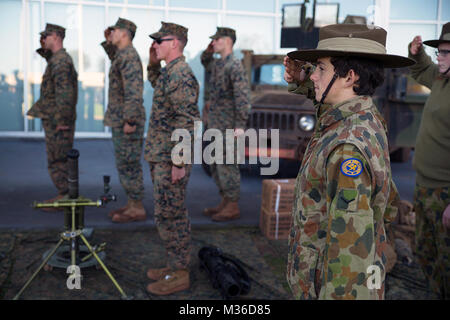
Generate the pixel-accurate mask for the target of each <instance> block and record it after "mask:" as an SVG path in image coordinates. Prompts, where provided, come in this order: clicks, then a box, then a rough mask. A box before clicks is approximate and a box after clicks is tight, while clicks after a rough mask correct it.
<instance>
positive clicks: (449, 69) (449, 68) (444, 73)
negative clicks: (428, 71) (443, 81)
mask: <svg viewBox="0 0 450 320" xmlns="http://www.w3.org/2000/svg"><path fill="white" fill-rule="evenodd" d="M449 71H450V67H448V69H447V70H446V71H445V72H443V73H442V75H443V76H445V75H446V74H447V73H448V72H449Z"/></svg>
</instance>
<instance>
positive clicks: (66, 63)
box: [27, 48, 78, 126]
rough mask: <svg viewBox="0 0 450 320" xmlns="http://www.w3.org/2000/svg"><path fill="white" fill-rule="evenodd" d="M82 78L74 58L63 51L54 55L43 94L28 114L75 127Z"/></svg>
mask: <svg viewBox="0 0 450 320" xmlns="http://www.w3.org/2000/svg"><path fill="white" fill-rule="evenodd" d="M77 79H78V75H77V72H76V70H75V67H74V65H73V61H72V58H71V57H70V56H69V54H68V53H67V52H66V50H65V49H64V48H63V49H61V50H59V51H58V52H56V53H54V54H52V55H51V57H50V58H49V59H48V60H47V67H46V68H45V72H44V75H43V77H42V83H41V95H40V97H39V100H38V101H36V102H35V103H34V104H33V106H32V107H31V109H30V110H29V111H28V112H27V115H29V116H32V117H36V118H41V119H50V120H51V121H52V123H53V124H55V125H61V126H63V125H64V126H73V125H74V123H75V120H76V105H77V99H78V80H77Z"/></svg>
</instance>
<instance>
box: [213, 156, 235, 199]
mask: <svg viewBox="0 0 450 320" xmlns="http://www.w3.org/2000/svg"><path fill="white" fill-rule="evenodd" d="M210 170H211V176H212V177H213V179H214V182H215V183H216V185H217V187H218V188H219V193H220V196H221V197H222V198H227V199H229V200H231V201H233V202H234V201H239V195H240V188H241V172H240V171H239V165H238V164H215V163H213V164H211V166H210Z"/></svg>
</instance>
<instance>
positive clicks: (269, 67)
mask: <svg viewBox="0 0 450 320" xmlns="http://www.w3.org/2000/svg"><path fill="white" fill-rule="evenodd" d="M283 75H284V65H282V64H265V65H263V66H261V68H260V71H259V79H258V80H259V81H258V84H269V85H278V86H286V85H287V83H286V81H285V80H284V78H283Z"/></svg>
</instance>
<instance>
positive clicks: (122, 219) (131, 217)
mask: <svg viewBox="0 0 450 320" xmlns="http://www.w3.org/2000/svg"><path fill="white" fill-rule="evenodd" d="M146 218H147V215H146V213H145V208H144V205H143V204H142V201H141V200H130V204H129V206H128V208H127V209H126V210H125V211H124V212H123V213H122V214H115V215H114V216H113V217H112V222H118V223H126V222H133V221H143V220H145V219H146Z"/></svg>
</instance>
